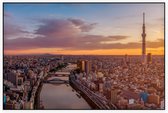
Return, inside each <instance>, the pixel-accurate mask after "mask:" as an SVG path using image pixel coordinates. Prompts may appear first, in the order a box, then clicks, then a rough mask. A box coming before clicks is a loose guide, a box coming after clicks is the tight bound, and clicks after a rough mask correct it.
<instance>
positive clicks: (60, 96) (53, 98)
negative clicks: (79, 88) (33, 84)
mask: <svg viewBox="0 0 168 113" xmlns="http://www.w3.org/2000/svg"><path fill="white" fill-rule="evenodd" d="M53 78H58V79H62V80H68V77H52V78H49V79H53ZM77 95H78V96H77ZM40 100H41V101H42V104H43V105H44V109H91V107H90V106H89V105H88V103H87V102H86V101H85V100H84V99H83V98H82V97H81V96H79V94H78V93H77V92H76V91H75V90H73V88H72V87H71V86H70V85H69V84H68V85H67V84H50V83H44V84H43V86H42V90H41V93H40Z"/></svg>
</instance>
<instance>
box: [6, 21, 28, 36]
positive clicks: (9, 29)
mask: <svg viewBox="0 0 168 113" xmlns="http://www.w3.org/2000/svg"><path fill="white" fill-rule="evenodd" d="M25 33H29V32H27V31H24V30H23V28H22V27H21V26H19V25H15V24H12V23H10V22H9V21H5V22H4V38H5V39H7V38H14V37H18V36H20V35H21V34H25Z"/></svg>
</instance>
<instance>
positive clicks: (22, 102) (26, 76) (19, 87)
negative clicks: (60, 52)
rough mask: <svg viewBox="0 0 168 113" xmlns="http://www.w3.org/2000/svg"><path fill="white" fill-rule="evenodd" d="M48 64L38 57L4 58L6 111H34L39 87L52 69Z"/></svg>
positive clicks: (45, 60)
mask: <svg viewBox="0 0 168 113" xmlns="http://www.w3.org/2000/svg"><path fill="white" fill-rule="evenodd" d="M51 60H52V59H51ZM48 63H49V61H48V59H47V58H43V57H38V56H36V57H35V56H5V57H4V71H3V92H4V93H3V97H4V99H3V100H4V102H3V104H4V109H34V104H35V96H36V93H37V91H38V87H39V85H40V82H41V80H42V79H43V78H44V77H45V76H46V75H47V72H48V71H49V69H50V65H48ZM50 64H51V65H52V66H54V65H55V64H54V63H52V62H51V63H50Z"/></svg>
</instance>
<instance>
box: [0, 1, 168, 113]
mask: <svg viewBox="0 0 168 113" xmlns="http://www.w3.org/2000/svg"><path fill="white" fill-rule="evenodd" d="M167 1H168V0H0V111H1V112H5V113H11V112H12V113H23V112H31V113H38V112H41V113H42V112H43V113H46V112H53V113H55V112H59V113H60V112H62V113H69V112H71V113H86V112H89V113H95V112H96V113H105V112H106V113H111V112H115V113H128V112H129V113H135V112H136V113H166V112H167V113H168V110H167V109H168V108H167V104H168V101H167V100H168V91H167V86H166V85H167V82H168V81H167V70H168V66H166V65H168V61H167V58H166V56H167V49H166V45H167V44H168V40H167V39H166V38H167V32H166V30H167V24H168V23H167V20H166V19H167V15H168V10H167V9H168V2H167ZM3 2H165V61H166V63H165V79H166V80H165V81H166V83H165V100H166V102H165V103H167V104H166V110H12V111H11V110H3V98H2V97H3V94H2V91H3V79H2V77H3V15H2V14H3Z"/></svg>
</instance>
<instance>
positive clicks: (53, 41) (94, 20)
mask: <svg viewBox="0 0 168 113" xmlns="http://www.w3.org/2000/svg"><path fill="white" fill-rule="evenodd" d="M153 11H155V13H152V12H153ZM25 12H29V14H27V13H25ZM143 12H145V16H146V18H145V27H146V34H147V37H146V53H152V55H164V4H5V5H4V53H5V54H6V55H7V54H10V55H17V54H45V53H49V54H68V55H125V54H128V55H141V54H142V52H141V51H142V50H141V48H142V47H141V46H142V37H141V33H142V24H143V21H142V14H143ZM104 17H107V18H104Z"/></svg>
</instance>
